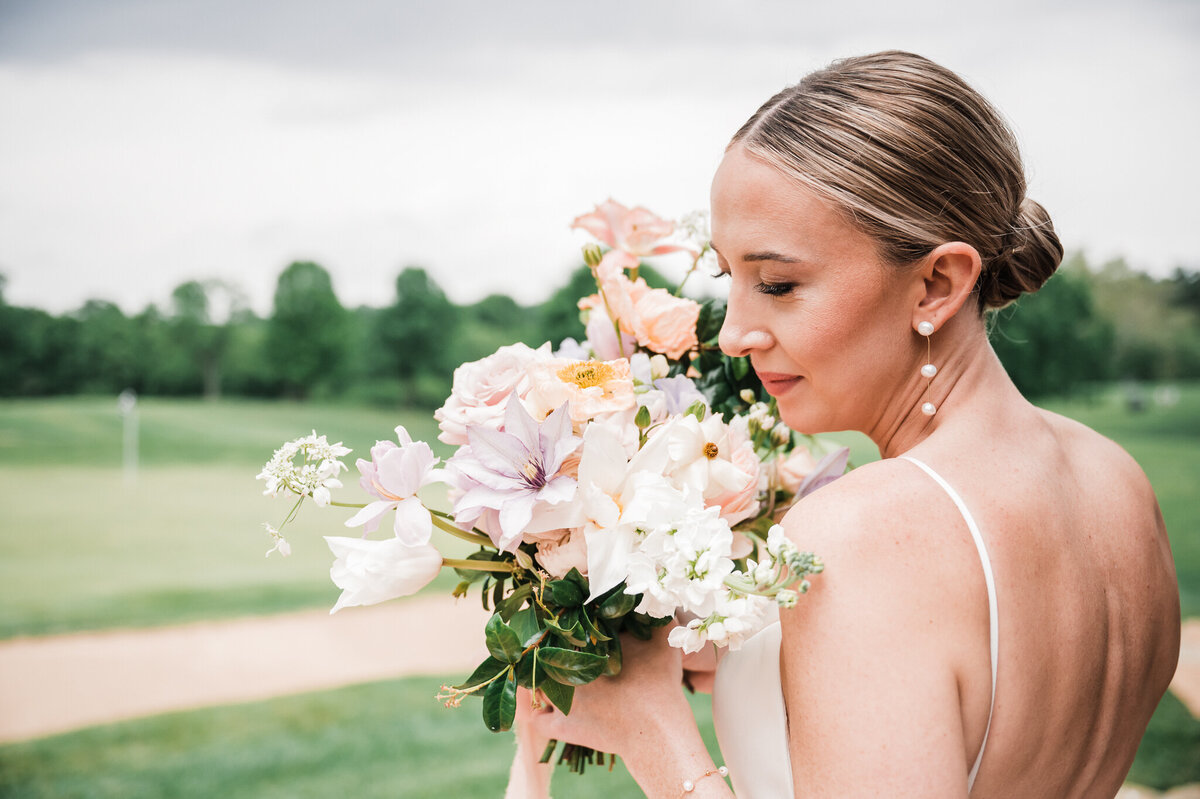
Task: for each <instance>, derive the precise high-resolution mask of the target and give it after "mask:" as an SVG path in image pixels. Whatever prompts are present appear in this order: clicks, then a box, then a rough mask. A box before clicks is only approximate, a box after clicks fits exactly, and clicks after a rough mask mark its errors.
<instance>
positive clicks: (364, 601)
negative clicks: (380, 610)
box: [325, 535, 442, 614]
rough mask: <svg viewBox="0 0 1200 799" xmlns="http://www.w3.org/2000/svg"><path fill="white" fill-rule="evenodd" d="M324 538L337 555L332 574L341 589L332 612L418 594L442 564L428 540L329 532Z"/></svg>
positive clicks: (439, 554) (331, 569)
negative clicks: (345, 535) (418, 542)
mask: <svg viewBox="0 0 1200 799" xmlns="http://www.w3.org/2000/svg"><path fill="white" fill-rule="evenodd" d="M325 542H326V543H327V544H329V549H330V550H331V551H332V552H333V554H334V557H335V558H336V560H335V561H334V563H333V566H332V567H330V569H329V576H330V578H331V579H332V580H333V583H334V585H336V586H337V587H338V588H341V589H342V594H341V596H340V597H338V601H337V604H336V605H334V606H333V609H332V610H330V611H329V612H330V613H331V614H332V613H337V612H338V611H339V610H341V609H342V608H347V607H352V606H354V605H374V604H377V603H379V602H384V601H386V600H388V599H395V598H397V597H402V596H408V595H409V594H415V593H416V592H417V591H419V590H421V588H423V587H424V586H425V585H426V584H428V583H429V581H431V580H432V579H433V578H434V577H436V576H437V573H438V571H439V570H440V569H441V568H442V554H441V553H440V552H438V551H437V549H435V548H434V547H432V546H430V545H428V544H421V545H419V546H408V545H407V544H405V543H404V542H403V541H401V540H400V539H399V538H388V539H386V540H383V541H376V540H373V539H370V538H343V537H340V536H330V535H327V536H325Z"/></svg>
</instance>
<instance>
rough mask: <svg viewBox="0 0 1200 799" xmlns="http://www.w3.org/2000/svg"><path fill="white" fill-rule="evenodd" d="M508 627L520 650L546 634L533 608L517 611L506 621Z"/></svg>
mask: <svg viewBox="0 0 1200 799" xmlns="http://www.w3.org/2000/svg"><path fill="white" fill-rule="evenodd" d="M508 626H509V627H512V629H513V632H515V633H516V634H517V638H518V639H519V640H520V641H521V648H522V649H525V648H527V647H528V646H529V645H530V644H532V643H534V642H535V641H536V640H537V639H538V638H539V637H540V636H542V635H544V634H545V632H546V627H545V626H544V625H543V624H542V621H541V619H539V618H538V617H537V613H536V612H534V609H533V608H525V609H524V610H518V611H517V612H516V613H514V614H513V615H512V617H511V618H510V619H509V620H508Z"/></svg>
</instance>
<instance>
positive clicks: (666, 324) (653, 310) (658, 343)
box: [633, 289, 700, 358]
mask: <svg viewBox="0 0 1200 799" xmlns="http://www.w3.org/2000/svg"><path fill="white" fill-rule="evenodd" d="M699 318H700V305H699V304H698V303H696V302H693V301H692V300H689V299H686V298H684V297H675V296H673V295H672V294H671V293H670V292H669V291H667V290H665V289H650V290H649V291H647V292H644V293H643V294H642V295H641V296H640V297H638V299H637V301H636V302H635V303H634V319H633V333H634V335H635V336H636V337H637V340H638V343H639V344H641V345H642V346H643V347H645V348H646V349H648V350H651V351H652V352H661V353H663V354H664V355H666V356H667V357H668V358H680V357H682V356H683V354H684V353H685V352H688V351H689V350H692V349H694V348H695V347H697V346H699V344H700V342H699V341H698V340H697V339H696V321H697V320H698V319H699Z"/></svg>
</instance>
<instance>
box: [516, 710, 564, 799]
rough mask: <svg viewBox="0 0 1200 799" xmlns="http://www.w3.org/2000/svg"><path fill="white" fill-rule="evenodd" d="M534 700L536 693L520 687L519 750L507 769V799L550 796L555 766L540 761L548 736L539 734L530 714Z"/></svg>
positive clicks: (517, 728)
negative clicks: (535, 729)
mask: <svg viewBox="0 0 1200 799" xmlns="http://www.w3.org/2000/svg"><path fill="white" fill-rule="evenodd" d="M542 701H543V702H544V701H545V700H544V699H543V700H542ZM533 704H534V697H533V694H532V693H530V692H529V690H528V689H525V688H518V689H517V718H516V723H515V724H514V726H513V732H514V734H515V735H516V738H517V752H516V754H515V755H513V763H512V768H511V769H510V770H509V773H508V788H507V789H506V790H505V792H504V797H505V799H550V777H551V776H552V773H553V769H554V766H553V765H552V764H550V763H539V762H538V760H539V759H540V758H541V756H542V752H543V751H544V750H545V748H546V744H547V743H548V739H546V738H544V737H542V736H540V735H537V734H536V733H535V732H534V730H533V729H532V724H531V723H530V716H531V715H532V714H533V712H534V710H533Z"/></svg>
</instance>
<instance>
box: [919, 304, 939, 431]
mask: <svg viewBox="0 0 1200 799" xmlns="http://www.w3.org/2000/svg"><path fill="white" fill-rule="evenodd" d="M917 332H918V333H920V334H921V335H922V336H924V337H925V360H926V361H932V360H933V358H932V355H931V353H932V347H931V345H930V343H929V337H930V336H932V335H933V322H929V321H924V322H919V323H917ZM937 371H938V369H937V367H936V366H934V365H933V363H931V362H930V363H926V364H925V365H924V366H922V367H921V376H922V377H924V378H926V379H927V380H929V382H928V383H926V384H925V395H926V396H928V395H929V387H930V386H931V385H932V384H933V377H934V375H936V374H937ZM921 413H923V414H925V415H926V416H933V415H934V414H935V413H937V406H936V405H934V404H933V403H932V402H929V401H928V400H926V401H925V402H923V403H921Z"/></svg>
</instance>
